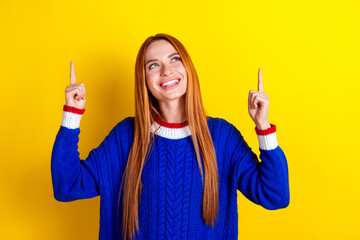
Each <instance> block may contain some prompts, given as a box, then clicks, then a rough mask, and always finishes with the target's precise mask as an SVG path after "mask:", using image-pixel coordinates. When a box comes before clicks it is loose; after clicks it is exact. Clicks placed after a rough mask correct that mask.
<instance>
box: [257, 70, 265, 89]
mask: <svg viewBox="0 0 360 240" xmlns="http://www.w3.org/2000/svg"><path fill="white" fill-rule="evenodd" d="M258 91H259V92H263V91H264V85H263V79H262V71H261V68H259V72H258Z"/></svg>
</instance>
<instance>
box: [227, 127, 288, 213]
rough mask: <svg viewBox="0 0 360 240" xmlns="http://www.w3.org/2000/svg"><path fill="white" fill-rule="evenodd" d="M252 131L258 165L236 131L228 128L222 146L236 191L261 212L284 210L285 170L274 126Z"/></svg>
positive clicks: (286, 182) (286, 169)
mask: <svg viewBox="0 0 360 240" xmlns="http://www.w3.org/2000/svg"><path fill="white" fill-rule="evenodd" d="M255 130H256V133H257V136H258V140H259V149H260V159H261V162H260V161H259V159H258V157H257V155H256V154H255V153H254V152H253V151H252V150H251V148H250V147H249V145H248V144H247V143H246V141H245V140H244V138H243V136H242V135H241V133H240V131H239V130H238V129H236V127H235V126H233V125H232V124H231V127H230V132H229V135H228V139H227V145H226V146H228V148H227V149H228V151H227V152H228V154H230V155H229V158H230V164H231V166H232V167H233V169H234V174H235V180H236V183H237V189H238V190H239V191H240V192H241V193H242V194H243V195H244V196H245V197H246V198H247V199H249V200H250V201H252V202H254V203H255V204H258V205H261V206H262V207H264V208H265V209H268V210H276V209H280V208H286V207H287V206H288V205H289V202H290V193H289V178H288V166H287V160H286V157H285V154H284V152H283V151H282V149H281V148H280V147H279V145H278V142H277V139H276V126H275V125H273V124H271V128H269V129H266V130H259V129H257V128H255Z"/></svg>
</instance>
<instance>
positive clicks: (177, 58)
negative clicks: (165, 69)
mask: <svg viewBox="0 0 360 240" xmlns="http://www.w3.org/2000/svg"><path fill="white" fill-rule="evenodd" d="M174 59H178V60H181V58H179V57H174V58H173V59H171V60H174Z"/></svg>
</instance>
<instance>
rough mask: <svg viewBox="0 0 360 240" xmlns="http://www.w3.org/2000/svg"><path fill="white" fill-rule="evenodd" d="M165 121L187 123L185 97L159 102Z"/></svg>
mask: <svg viewBox="0 0 360 240" xmlns="http://www.w3.org/2000/svg"><path fill="white" fill-rule="evenodd" d="M159 107H160V110H161V113H162V114H163V119H162V120H163V121H165V122H167V123H182V122H185V121H186V114H185V96H183V97H181V98H178V99H175V100H172V101H166V102H165V101H159Z"/></svg>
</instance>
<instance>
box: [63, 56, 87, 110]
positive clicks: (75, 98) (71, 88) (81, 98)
mask: <svg viewBox="0 0 360 240" xmlns="http://www.w3.org/2000/svg"><path fill="white" fill-rule="evenodd" d="M65 100H66V105H67V106H70V107H76V108H79V109H83V108H84V107H85V102H86V91H85V85H84V83H76V78H75V68H74V63H73V61H70V85H68V86H67V87H66V89H65Z"/></svg>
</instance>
